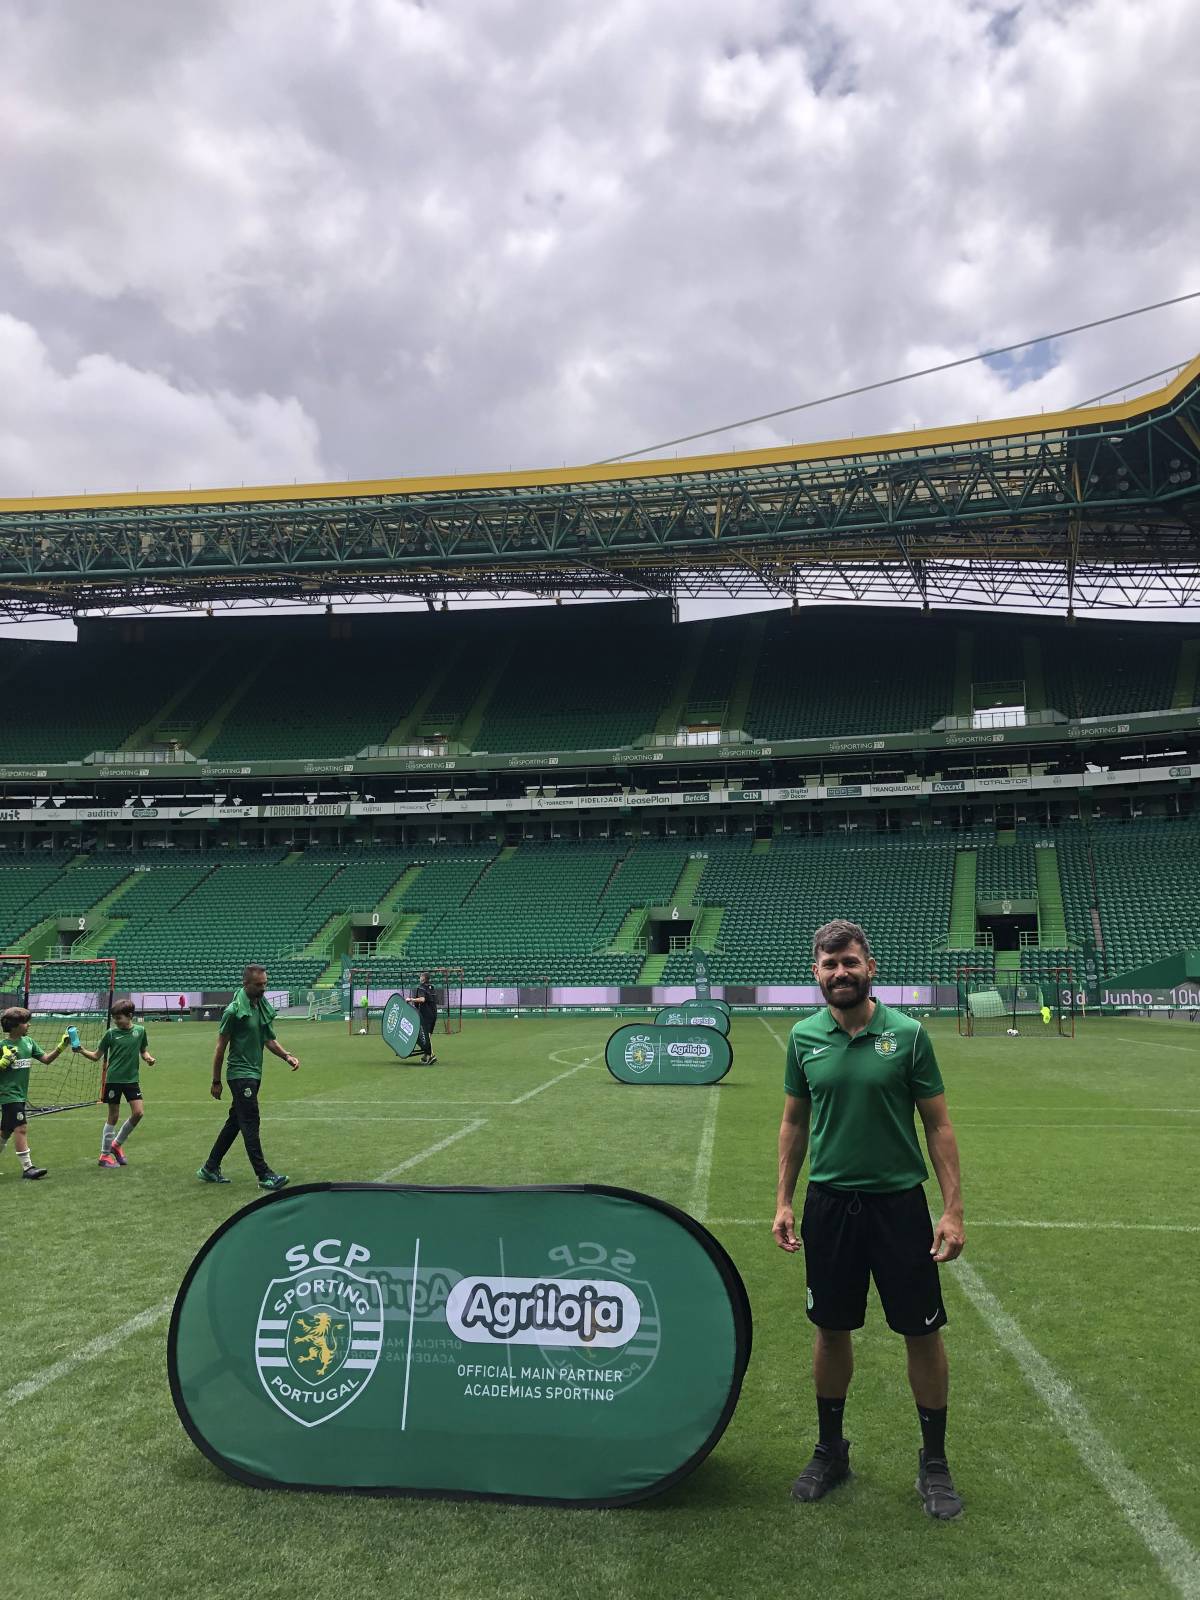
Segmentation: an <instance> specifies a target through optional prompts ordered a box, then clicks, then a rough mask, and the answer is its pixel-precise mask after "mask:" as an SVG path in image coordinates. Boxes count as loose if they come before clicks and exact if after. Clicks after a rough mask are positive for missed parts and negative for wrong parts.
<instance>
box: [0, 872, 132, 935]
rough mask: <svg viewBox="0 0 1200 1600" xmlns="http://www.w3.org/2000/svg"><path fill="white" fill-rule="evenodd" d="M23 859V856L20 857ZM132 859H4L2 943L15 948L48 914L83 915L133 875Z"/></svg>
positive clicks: (0, 881) (0, 889)
mask: <svg viewBox="0 0 1200 1600" xmlns="http://www.w3.org/2000/svg"><path fill="white" fill-rule="evenodd" d="M17 859H21V858H17ZM129 869H130V862H129V861H128V859H126V860H125V862H124V864H123V865H120V866H118V865H115V864H110V863H109V862H107V861H101V862H91V861H83V862H80V863H78V864H75V865H72V864H70V863H69V860H68V859H67V858H65V857H62V856H59V857H58V858H57V864H56V866H53V867H47V866H46V865H45V864H43V863H42V862H41V861H40V860H37V859H36V858H35V860H34V862H33V864H32V865H29V866H20V867H17V866H12V865H9V863H8V862H5V861H3V859H2V858H0V885H2V886H3V887H0V916H2V917H3V919H4V921H3V926H2V928H0V944H3V945H4V946H5V948H11V947H12V946H13V945H14V944H15V943H16V942H17V941H18V940H19V939H21V937H22V936H23V935H24V934H26V933H28V932H29V931H30V929H32V928H34V927H36V926H37V924H38V923H39V922H42V921H43V920H44V919H45V918H47V917H63V918H66V917H80V916H82V915H83V914H84V912H86V911H90V910H91V909H92V907H93V906H94V905H95V904H96V902H97V901H98V900H103V898H104V896H105V895H106V894H108V893H109V891H110V890H112V889H115V888H116V886H117V885H118V884H119V883H120V882H121V880H122V878H125V877H127V876H128V875H129Z"/></svg>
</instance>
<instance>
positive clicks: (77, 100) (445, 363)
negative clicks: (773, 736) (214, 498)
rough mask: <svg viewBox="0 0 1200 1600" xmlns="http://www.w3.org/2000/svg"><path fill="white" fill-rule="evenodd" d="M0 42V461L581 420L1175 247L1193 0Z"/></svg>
mask: <svg viewBox="0 0 1200 1600" xmlns="http://www.w3.org/2000/svg"><path fill="white" fill-rule="evenodd" d="M0 63H2V65H0V127H3V129H4V132H5V148H4V156H3V160H2V162H0V204H2V207H3V215H4V217H5V229H4V248H3V250H2V251H0V496H2V495H24V494H28V493H30V492H33V493H39V494H44V493H70V492H78V491H82V490H101V489H122V488H130V487H134V486H140V487H142V488H151V487H155V488H174V487H186V486H187V485H189V484H192V485H196V486H200V485H202V484H239V483H242V482H246V483H250V482H255V481H258V482H264V481H265V482H271V481H290V480H292V479H293V478H296V479H299V480H301V481H304V480H306V479H331V478H345V477H356V478H357V477H372V476H395V475H402V474H405V473H411V472H441V471H449V472H453V471H456V470H461V471H467V470H472V469H482V468H493V467H501V468H503V467H507V466H510V465H511V466H541V465H559V464H562V463H564V462H573V461H589V460H595V459H597V458H600V457H606V456H610V455H614V454H617V453H619V452H626V451H632V450H635V449H637V448H639V447H641V446H644V445H649V444H652V443H654V442H656V441H658V440H663V439H669V438H671V437H673V436H674V435H677V434H683V433H688V432H691V431H693V430H694V429H697V428H702V427H707V426H710V425H713V424H717V423H721V422H725V421H730V420H733V419H736V418H739V417H743V416H747V415H751V414H754V413H757V412H761V411H765V410H769V409H772V408H773V407H776V406H785V405H789V404H792V403H795V402H798V401H802V400H806V399H809V398H812V397H815V396H820V395H823V394H827V393H830V392H832V391H834V390H838V389H842V388H846V387H849V386H852V385H854V384H857V383H863V382H869V381H871V380H873V379H877V378H882V377H888V376H891V375H892V374H894V373H898V372H903V371H906V370H909V369H912V368H914V367H921V366H926V365H929V364H932V363H934V362H937V361H939V360H946V359H951V358H953V357H955V356H960V355H965V354H969V353H971V352H972V351H975V350H979V349H983V348H989V347H993V346H996V345H1001V344H1005V343H1008V342H1009V341H1011V340H1016V339H1021V338H1024V337H1027V336H1030V335H1033V334H1037V333H1041V332H1048V331H1052V330H1054V329H1056V328H1060V327H1065V326H1068V325H1070V324H1071V323H1074V322H1079V321H1083V320H1086V319H1088V318H1090V317H1093V316H1103V315H1105V314H1107V313H1110V312H1114V311H1119V310H1122V309H1125V308H1127V307H1131V306H1135V305H1139V304H1142V303H1144V302H1146V301H1150V300H1158V299H1162V298H1165V297H1168V296H1171V295H1176V294H1181V293H1185V292H1187V291H1189V290H1191V289H1195V288H1200V267H1198V266H1197V261H1198V260H1200V209H1198V208H1197V207H1196V205H1195V203H1194V168H1195V152H1196V130H1197V117H1196V107H1197V105H1200V6H1198V5H1197V4H1196V3H1195V0H1028V3H1026V4H1013V5H1011V6H1008V7H1006V8H1004V9H1000V8H998V7H997V6H995V5H991V4H986V3H983V0H978V3H976V0H921V4H919V5H897V4H896V3H895V0H743V3H740V4H739V3H736V0H720V3H718V0H601V3H599V4H597V3H596V0H586V3H584V0H427V3H424V4H420V3H414V0H255V3H254V4H252V5H249V4H245V3H234V0H229V3H225V0H188V3H187V4H181V5H170V4H160V5H155V4H147V3H146V0H105V3H104V4H103V5H97V4H95V3H94V0H60V3H55V0H0ZM1197 349H1200V301H1197V302H1193V303H1192V304H1190V305H1185V306H1181V307H1178V308H1175V309H1172V310H1168V311H1162V312H1158V313H1155V314H1153V315H1151V316H1148V317H1144V318H1139V319H1136V320H1134V321H1130V322H1126V323H1123V324H1119V325H1117V326H1116V327H1115V328H1112V329H1107V330H1103V331H1101V332H1099V333H1095V334H1088V335H1083V336H1080V337H1076V338H1073V339H1067V340H1063V341H1061V342H1060V343H1058V344H1056V345H1054V346H1052V347H1050V348H1049V349H1046V348H1041V349H1039V350H1038V351H1036V352H1035V353H1034V355H1033V356H1032V357H1030V358H1025V359H1023V360H1021V361H1019V362H1017V363H1013V362H1008V363H999V362H997V363H993V364H990V365H988V366H976V367H968V368H964V369H960V370H959V371H957V372H954V373H949V374H946V375H944V376H942V377H939V378H932V379H927V380H923V381H921V382H919V383H914V384H910V385H905V386H903V387H902V388H900V389H893V390H887V391H884V392H883V393H882V394H879V395H874V396H866V397H864V398H862V399H860V400H857V401H847V402H842V403H839V404H837V405H834V406H829V407H826V408H824V409H822V410H820V411H817V412H814V413H808V414H807V415H804V416H802V417H800V418H797V419H795V420H794V421H792V420H789V419H783V420H782V421H780V422H778V423H775V424H772V425H759V426H758V427H755V428H750V429H742V430H741V431H739V432H736V433H733V434H723V435H720V436H718V437H716V438H714V440H712V441H711V445H710V446H703V447H702V448H708V447H711V448H731V447H734V446H738V447H742V446H748V445H752V444H761V443H777V442H786V441H788V440H790V439H792V438H800V439H806V438H818V437H837V436H840V435H843V434H845V433H849V432H852V431H854V432H862V431H864V430H872V431H874V430H876V429H888V428H894V427H900V428H904V427H910V426H912V425H913V424H915V423H935V422H942V421H950V422H954V421H960V420H963V419H965V418H970V417H974V416H976V415H992V416H999V415H1005V414H1012V413H1014V412H1024V411H1037V410H1038V409H1040V408H1041V407H1043V406H1045V407H1047V408H1051V407H1057V406H1060V405H1065V404H1073V403H1076V402H1078V401H1081V400H1084V399H1086V398H1088V397H1090V396H1091V395H1093V394H1096V393H1098V392H1099V391H1101V390H1105V389H1109V388H1111V387H1112V386H1114V385H1116V384H1121V383H1125V382H1127V381H1129V380H1131V379H1134V378H1137V377H1140V376H1141V375H1142V374H1144V373H1148V372H1151V371H1153V370H1155V369H1157V368H1160V367H1164V366H1166V365H1167V364H1168V363H1171V362H1177V361H1182V360H1184V359H1186V358H1187V357H1189V356H1190V355H1191V354H1193V353H1194V352H1195V351H1196V350H1197Z"/></svg>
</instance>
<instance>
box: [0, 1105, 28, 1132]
mask: <svg viewBox="0 0 1200 1600" xmlns="http://www.w3.org/2000/svg"><path fill="white" fill-rule="evenodd" d="M25 1121H26V1117H25V1102H24V1100H6V1101H5V1102H4V1104H3V1105H0V1138H3V1139H7V1138H8V1136H9V1134H10V1133H12V1131H13V1129H14V1128H23V1127H24V1126H25Z"/></svg>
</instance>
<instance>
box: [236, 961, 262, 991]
mask: <svg viewBox="0 0 1200 1600" xmlns="http://www.w3.org/2000/svg"><path fill="white" fill-rule="evenodd" d="M256 972H261V973H262V975H263V977H264V978H265V977H266V975H267V969H266V967H264V966H263V964H262V962H261V961H249V962H247V963H246V965H245V966H244V967H243V968H242V985H243V987H244V986H245V985H246V984H247V983H248V982H249V981H250V979H251V978H252V977H253V976H254V974H255V973H256Z"/></svg>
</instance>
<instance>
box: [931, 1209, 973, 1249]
mask: <svg viewBox="0 0 1200 1600" xmlns="http://www.w3.org/2000/svg"><path fill="white" fill-rule="evenodd" d="M966 1242H967V1236H966V1233H965V1232H964V1231H963V1219H962V1217H961V1216H957V1215H954V1216H952V1215H951V1213H950V1212H949V1211H945V1212H943V1213H942V1215H941V1216H940V1217H939V1218H938V1222H937V1225H936V1227H935V1228H934V1230H933V1244H932V1245H931V1246H930V1250H929V1254H930V1255H931V1256H932V1257H933V1259H934V1260H935V1261H954V1260H956V1259H957V1258H958V1257H959V1256H960V1255H962V1253H963V1246H964V1245H965V1244H966Z"/></svg>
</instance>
